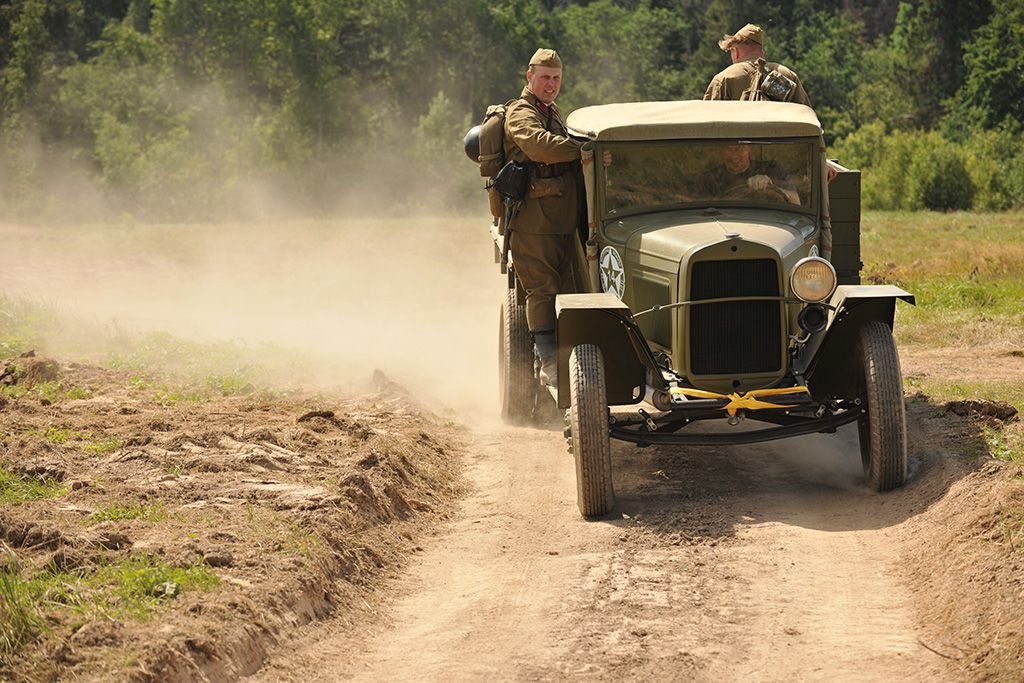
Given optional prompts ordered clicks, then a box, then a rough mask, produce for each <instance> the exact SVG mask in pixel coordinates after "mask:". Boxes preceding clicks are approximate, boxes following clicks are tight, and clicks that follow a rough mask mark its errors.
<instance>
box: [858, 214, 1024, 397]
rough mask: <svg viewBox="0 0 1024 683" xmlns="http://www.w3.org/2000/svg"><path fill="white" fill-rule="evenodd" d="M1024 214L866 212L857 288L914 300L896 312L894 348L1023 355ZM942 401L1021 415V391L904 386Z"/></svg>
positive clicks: (977, 385)
mask: <svg viewBox="0 0 1024 683" xmlns="http://www.w3.org/2000/svg"><path fill="white" fill-rule="evenodd" d="M1022 224H1024V213H1021V212H1007V213H956V212H953V213H946V214H943V213H930V212H919V213H906V212H879V211H868V212H865V213H864V215H863V219H862V224H861V233H862V234H861V258H862V260H863V261H864V270H863V271H862V280H863V281H864V282H865V283H889V284H896V285H899V286H900V287H903V288H904V289H906V290H907V291H909V292H911V293H912V294H914V295H915V297H916V298H917V305H916V306H908V305H904V304H899V305H897V307H896V327H895V333H896V339H897V342H898V343H899V344H901V345H902V344H913V345H915V346H920V347H925V348H935V349H941V348H952V349H962V348H978V347H990V348H992V349H1001V350H1003V352H1009V351H1018V352H1021V353H1024V306H1021V302H1022V301H1024V230H1022V229H1021V225H1022ZM908 385H909V387H910V388H911V389H917V390H920V391H923V392H924V393H926V394H928V395H930V396H935V397H936V398H938V399H941V400H954V399H959V398H986V399H991V400H1000V401H1007V402H1009V403H1011V404H1013V405H1014V406H1015V407H1017V409H1018V410H1024V385H1016V384H1012V383H1010V382H1005V381H991V382H981V381H979V382H973V383H965V382H948V381H945V380H942V379H931V378H929V379H927V380H909V381H908Z"/></svg>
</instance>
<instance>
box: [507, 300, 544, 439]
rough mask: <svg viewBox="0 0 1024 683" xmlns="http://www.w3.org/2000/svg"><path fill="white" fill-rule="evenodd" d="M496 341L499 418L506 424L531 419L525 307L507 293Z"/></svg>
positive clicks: (533, 384) (532, 386) (533, 391)
mask: <svg viewBox="0 0 1024 683" xmlns="http://www.w3.org/2000/svg"><path fill="white" fill-rule="evenodd" d="M498 336H499V339H498V390H499V392H500V394H499V399H500V401H501V417H502V419H503V420H504V421H505V422H507V423H509V424H526V423H528V422H530V421H531V420H532V419H533V408H534V405H535V404H536V402H537V386H538V385H537V380H536V379H535V378H534V374H533V373H534V371H533V358H534V354H533V341H532V340H531V338H530V328H529V326H528V325H527V323H526V306H524V305H523V304H521V303H519V301H518V299H517V297H516V290H514V289H509V290H508V292H507V294H506V295H505V301H504V302H503V303H502V304H501V320H500V329H499V335H498Z"/></svg>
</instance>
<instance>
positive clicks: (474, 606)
mask: <svg viewBox="0 0 1024 683" xmlns="http://www.w3.org/2000/svg"><path fill="white" fill-rule="evenodd" d="M473 445H474V447H475V448H474V453H475V454H474V456H473V459H472V462H471V463H470V467H469V475H470V479H471V481H472V483H473V484H474V486H475V493H474V494H472V495H471V496H470V497H469V498H468V499H467V500H466V501H465V503H464V505H463V508H462V510H461V512H460V514H459V515H458V517H457V518H456V519H455V520H453V521H452V523H451V524H450V525H449V526H448V527H447V528H445V529H444V531H443V533H442V534H441V535H440V537H439V538H438V539H437V540H436V542H434V543H432V544H431V545H430V546H429V547H428V548H427V549H426V552H424V553H423V554H422V556H421V557H420V558H419V560H418V561H417V562H416V563H415V564H414V566H413V568H412V570H411V571H410V572H409V573H408V574H407V575H405V576H403V577H402V578H401V579H399V580H398V582H397V585H396V587H395V590H394V592H393V593H392V594H391V595H392V597H391V598H389V600H388V603H387V604H386V605H384V606H383V607H382V612H383V614H384V615H385V616H384V619H383V620H382V621H381V623H379V624H376V625H374V626H372V627H370V628H369V629H366V630H363V631H362V636H361V637H359V638H358V639H357V640H356V641H353V640H352V636H351V634H345V635H344V636H343V637H334V638H331V637H330V636H324V637H323V638H322V639H317V638H313V639H311V640H309V641H307V644H306V645H305V646H304V647H303V648H302V649H301V650H300V651H299V652H298V653H296V654H295V655H294V656H289V657H286V658H285V659H283V660H281V659H279V660H276V661H275V665H274V666H273V667H272V668H271V669H270V670H268V671H266V672H264V675H263V678H262V680H268V681H269V680H293V681H309V680H331V679H349V678H351V679H354V680H366V681H383V680H438V681H440V680H479V681H484V680H564V679H579V680H609V681H610V680H638V679H648V680H687V681H690V680H707V681H723V680H748V681H749V680H763V681H769V680H771V681H775V680H842V681H883V680H912V681H925V680H927V681H942V680H953V678H952V676H951V674H950V672H948V671H947V670H946V669H944V667H945V665H946V660H945V659H944V658H943V657H942V656H939V655H937V654H936V653H935V652H933V651H931V650H929V649H928V647H927V646H926V643H927V641H926V640H924V639H923V638H922V636H921V633H920V631H919V630H918V628H917V626H916V624H915V615H914V612H913V609H912V606H911V604H910V601H911V594H910V592H909V591H908V587H907V583H906V582H907V576H906V575H905V573H904V572H902V571H901V565H900V541H899V539H900V533H901V524H902V523H903V522H904V521H905V520H906V519H907V517H908V515H909V514H912V513H911V512H910V511H911V510H913V509H915V504H922V503H924V502H926V501H924V500H923V499H922V495H928V494H925V493H924V491H923V489H922V487H919V486H915V484H916V482H912V483H911V484H910V486H909V487H908V489H906V490H905V492H904V493H898V494H895V495H890V496H880V495H874V494H871V493H869V492H868V491H867V490H866V489H865V488H864V487H863V486H862V485H861V484H860V478H859V471H858V470H859V462H856V461H855V458H857V457H858V456H857V455H856V454H857V450H856V433H855V431H854V430H845V431H843V432H841V433H840V434H838V435H836V436H835V437H828V436H815V437H803V438H800V439H795V440H789V441H785V442H778V443H775V444H763V445H760V446H754V447H742V448H741V447H736V448H728V449H721V450H719V451H717V452H716V451H713V450H711V449H707V448H699V449H698V448H693V449H689V450H688V451H678V450H677V449H667V448H654V447H652V448H649V449H646V450H639V449H636V448H633V447H631V446H628V445H621V444H616V445H613V448H614V452H613V458H614V461H615V464H616V469H615V474H614V476H615V482H616V489H617V496H618V499H619V504H618V506H617V508H616V512H615V514H613V515H612V516H611V517H610V519H608V520H604V521H596V522H587V521H584V520H583V519H582V518H581V517H580V515H579V513H578V511H577V509H576V504H575V473H574V467H573V462H572V459H571V457H570V456H569V455H568V454H567V453H566V452H565V449H564V445H563V442H562V436H561V433H560V432H558V431H555V430H549V431H538V430H529V429H522V430H510V431H504V430H502V431H490V432H487V433H482V434H480V435H479V436H478V437H477V438H476V440H475V443H474V444H473ZM919 455H922V454H919ZM923 455H925V456H926V455H927V454H923ZM922 464H924V465H928V463H927V462H926V461H924V462H922V461H919V463H918V468H919V470H920V469H925V470H929V469H934V468H928V467H924V468H922V467H921V465H922ZM934 476H941V475H939V474H937V473H936V474H935V475H934ZM300 662H306V665H305V666H302V665H298V666H297V663H300Z"/></svg>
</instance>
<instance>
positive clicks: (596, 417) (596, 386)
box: [569, 344, 615, 517]
mask: <svg viewBox="0 0 1024 683" xmlns="http://www.w3.org/2000/svg"><path fill="white" fill-rule="evenodd" d="M569 398H570V402H571V403H570V407H569V443H570V448H571V449H572V453H573V458H574V459H575V461H576V503H577V505H578V506H579V508H580V513H581V514H582V515H583V516H584V517H599V516H601V515H605V514H607V513H608V512H609V511H611V509H612V507H613V506H614V505H615V491H614V489H613V487H612V456H611V440H610V437H609V436H608V417H609V413H608V395H607V393H606V391H605V379H604V359H603V357H602V356H601V349H600V348H598V347H597V346H594V345H593V344H581V345H580V346H577V347H576V348H574V349H573V350H572V353H571V354H570V355H569Z"/></svg>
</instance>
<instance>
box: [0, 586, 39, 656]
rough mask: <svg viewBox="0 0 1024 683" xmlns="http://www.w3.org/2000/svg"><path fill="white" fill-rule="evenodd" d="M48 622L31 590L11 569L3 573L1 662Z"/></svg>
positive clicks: (1, 590)
mask: <svg viewBox="0 0 1024 683" xmlns="http://www.w3.org/2000/svg"><path fill="white" fill-rule="evenodd" d="M44 627H45V621H44V619H43V617H42V615H41V614H40V612H39V609H38V607H37V606H36V601H35V600H34V596H33V595H32V593H31V591H30V590H28V589H27V586H26V584H25V582H24V581H22V579H21V578H20V577H19V576H18V575H17V574H14V573H11V572H0V662H5V661H7V660H8V658H9V657H10V656H11V655H12V654H14V653H16V652H17V651H18V650H20V649H21V648H22V647H23V646H25V645H26V644H27V643H30V642H31V641H32V640H34V639H35V638H36V636H38V635H39V634H40V633H41V632H42V631H43V628H44Z"/></svg>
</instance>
